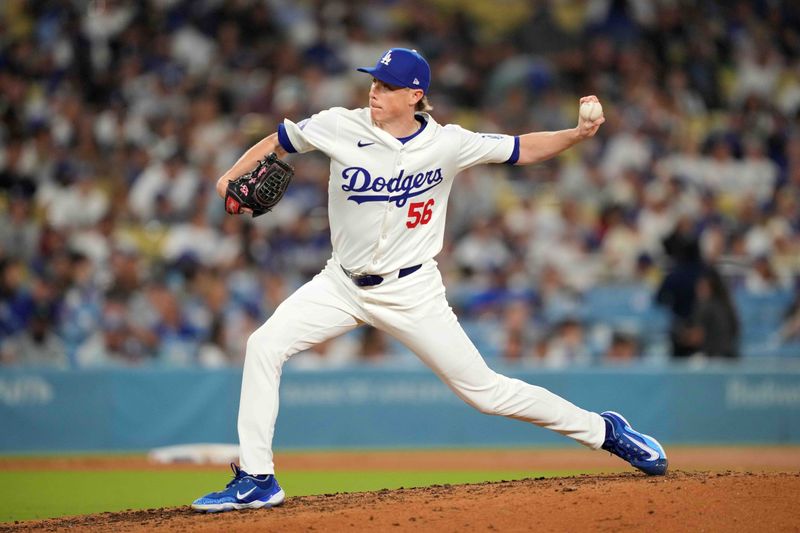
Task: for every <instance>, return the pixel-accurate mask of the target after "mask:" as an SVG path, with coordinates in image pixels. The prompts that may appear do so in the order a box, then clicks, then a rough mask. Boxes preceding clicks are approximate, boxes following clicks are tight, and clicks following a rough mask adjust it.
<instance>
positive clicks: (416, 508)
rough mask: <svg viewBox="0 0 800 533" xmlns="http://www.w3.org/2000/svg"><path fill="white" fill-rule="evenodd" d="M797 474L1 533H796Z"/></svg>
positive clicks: (537, 482) (177, 511)
mask: <svg viewBox="0 0 800 533" xmlns="http://www.w3.org/2000/svg"><path fill="white" fill-rule="evenodd" d="M798 494H800V473H796V472H793V473H781V472H769V473H766V472H765V473H758V474H755V473H747V472H730V471H729V472H716V473H710V472H691V473H689V472H682V471H677V472H672V473H670V474H669V475H667V476H665V477H662V478H651V477H647V476H644V475H640V474H637V473H628V474H611V475H584V476H580V477H568V478H556V479H543V478H537V479H525V480H520V481H508V482H500V483H483V484H476V485H453V486H449V485H444V486H433V487H426V488H415V489H399V490H382V491H378V492H366V493H351V494H328V495H324V496H305V497H296V498H288V499H287V500H286V503H285V504H284V505H283V506H281V507H279V508H275V509H264V510H257V511H244V512H230V513H223V514H211V515H206V514H198V513H194V512H192V511H191V510H190V509H189V508H173V509H150V510H147V511H130V512H123V513H104V514H99V515H91V516H82V517H74V518H63V519H54V520H45V521H41V522H25V523H20V524H17V525H9V526H8V527H2V526H0V531H15V532H16V531H30V530H45V531H60V530H67V529H69V530H70V531H109V532H110V531H113V532H119V531H126V532H140V531H141V532H143V531H156V530H163V531H166V530H170V531H192V532H193V531H208V532H212V531H214V532H216V531H242V532H247V533H252V532H253V531H282V532H286V531H412V530H413V531H438V532H445V531H459V532H461V531H625V530H631V531H632V530H638V531H709V530H711V531H798V527H800V526H798V524H800V508H798V506H797V495H798Z"/></svg>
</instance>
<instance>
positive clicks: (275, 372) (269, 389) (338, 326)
mask: <svg viewBox="0 0 800 533" xmlns="http://www.w3.org/2000/svg"><path fill="white" fill-rule="evenodd" d="M359 323H360V322H359V320H358V318H357V311H356V310H355V309H354V308H353V307H352V306H351V305H349V304H348V302H347V298H346V295H344V294H343V293H341V291H340V290H339V288H338V287H337V283H336V282H335V281H334V280H332V279H331V278H330V277H329V275H328V274H327V273H326V272H325V271H323V272H322V273H321V274H319V275H317V276H316V277H315V278H314V279H312V280H311V281H309V282H308V283H306V284H305V285H303V286H302V287H300V288H299V289H298V290H297V292H295V293H294V294H292V295H291V296H289V298H287V299H286V300H285V301H284V302H283V303H282V304H281V305H280V306H279V307H278V308H277V309H276V310H275V313H274V314H273V315H272V316H271V317H270V318H269V320H267V321H266V322H265V323H264V325H262V326H261V327H260V328H258V329H257V330H256V331H255V332H253V334H252V335H250V338H249V339H248V340H247V352H246V356H245V362H244V373H243V375H242V391H241V398H240V402H239V421H238V429H239V462H240V466H241V468H242V469H243V470H245V471H246V472H248V473H249V474H272V473H273V472H274V465H273V462H272V437H273V432H274V429H275V420H276V418H277V416H278V404H279V400H278V387H279V385H280V377H281V368H282V367H283V363H284V362H286V360H287V359H288V358H289V357H290V356H292V355H293V354H295V353H297V352H299V351H301V350H305V349H307V348H309V347H311V346H314V345H315V344H318V343H321V342H323V341H325V340H327V339H330V338H332V337H336V336H338V335H341V334H343V333H345V332H347V331H349V330H351V329H353V328H355V327H356V326H358V325H359Z"/></svg>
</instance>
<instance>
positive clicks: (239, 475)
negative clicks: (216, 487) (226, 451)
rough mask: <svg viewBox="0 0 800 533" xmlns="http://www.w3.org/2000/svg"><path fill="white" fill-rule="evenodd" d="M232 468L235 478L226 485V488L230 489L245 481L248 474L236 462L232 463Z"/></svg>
mask: <svg viewBox="0 0 800 533" xmlns="http://www.w3.org/2000/svg"><path fill="white" fill-rule="evenodd" d="M231 470H232V471H233V479H232V480H230V481H229V482H228V484H227V485H225V488H226V489H229V488H231V487H232V486H234V485H238V484H239V483H241V482H242V481H244V478H245V476H246V474H245V472H244V470H242V469H241V468H239V467H238V466H237V465H236V463H231Z"/></svg>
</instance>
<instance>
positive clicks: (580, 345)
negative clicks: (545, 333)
mask: <svg viewBox="0 0 800 533" xmlns="http://www.w3.org/2000/svg"><path fill="white" fill-rule="evenodd" d="M541 362H542V364H543V365H544V366H546V367H548V368H566V367H570V366H575V365H577V366H585V365H588V364H589V363H591V354H590V353H589V349H588V346H587V343H586V331H585V329H584V326H583V324H581V322H580V321H578V320H576V319H573V318H567V319H564V320H562V321H561V322H560V323H559V324H557V325H556V326H555V328H554V332H553V334H552V335H551V336H550V338H549V340H548V344H547V351H546V352H545V354H544V359H543V360H542V361H541Z"/></svg>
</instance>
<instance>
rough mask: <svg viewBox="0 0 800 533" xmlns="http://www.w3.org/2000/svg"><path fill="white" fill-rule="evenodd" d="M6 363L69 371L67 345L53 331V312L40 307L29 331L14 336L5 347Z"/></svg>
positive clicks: (3, 348)
mask: <svg viewBox="0 0 800 533" xmlns="http://www.w3.org/2000/svg"><path fill="white" fill-rule="evenodd" d="M2 350H3V351H4V352H5V355H4V357H3V359H4V360H6V361H10V362H11V364H14V365H18V366H24V367H50V368H62V369H65V368H68V367H69V365H70V362H69V358H68V357H67V351H66V349H65V348H64V343H63V342H61V339H60V338H59V337H58V335H56V333H55V331H54V329H53V314H52V310H51V309H49V308H48V307H47V306H37V307H36V308H35V309H34V310H33V313H32V314H31V316H30V319H29V322H28V326H27V328H26V329H24V330H22V331H20V332H18V333H17V334H16V335H14V336H12V337H11V338H10V339H9V340H8V341H7V342H6V343H5V344H4V345H3V346H2Z"/></svg>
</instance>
